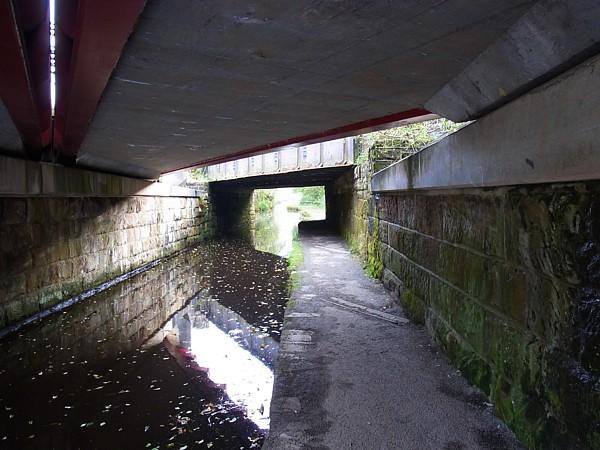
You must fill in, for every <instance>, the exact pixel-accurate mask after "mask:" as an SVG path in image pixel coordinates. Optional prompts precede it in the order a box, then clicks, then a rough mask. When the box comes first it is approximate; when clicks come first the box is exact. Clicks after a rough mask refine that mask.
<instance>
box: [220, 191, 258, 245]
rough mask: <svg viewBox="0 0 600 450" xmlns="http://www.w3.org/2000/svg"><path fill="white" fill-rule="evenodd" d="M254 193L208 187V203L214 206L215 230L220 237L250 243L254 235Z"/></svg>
mask: <svg viewBox="0 0 600 450" xmlns="http://www.w3.org/2000/svg"><path fill="white" fill-rule="evenodd" d="M253 194H254V191H253V190H252V189H243V190H235V189H232V190H229V189H221V188H219V186H218V185H217V183H212V184H211V187H210V202H211V205H214V216H215V223H216V230H217V232H218V235H219V236H220V237H228V238H237V239H242V240H244V241H246V242H252V239H253V235H254V220H255V212H254V195H253Z"/></svg>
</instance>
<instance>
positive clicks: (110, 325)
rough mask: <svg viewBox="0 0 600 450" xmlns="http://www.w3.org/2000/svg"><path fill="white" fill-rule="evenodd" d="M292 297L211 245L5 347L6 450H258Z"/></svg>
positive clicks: (240, 252) (282, 284) (273, 260)
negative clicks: (288, 301)
mask: <svg viewBox="0 0 600 450" xmlns="http://www.w3.org/2000/svg"><path fill="white" fill-rule="evenodd" d="M286 295H287V271H286V270H285V260H283V259H282V258H279V257H277V256H274V255H268V254H265V253H261V252H257V251H255V250H254V249H252V248H249V247H247V246H243V244H242V243H238V242H236V243H231V242H215V243H210V244H205V245H202V246H200V247H198V248H196V249H195V250H194V251H191V252H187V253H185V254H182V255H181V256H179V257H177V258H173V259H171V260H168V261H166V262H164V263H162V264H160V265H159V266H157V267H155V268H153V269H151V270H149V271H147V272H145V273H143V274H140V275H138V276H136V277H133V278H131V279H130V280H128V281H126V282H123V283H121V284H119V285H117V286H115V287H113V288H112V289H111V290H110V291H106V292H103V293H101V294H99V295H97V296H95V297H93V298H91V299H89V300H87V301H84V302H82V303H80V304H77V305H75V306H74V307H72V308H70V309H69V310H67V311H65V312H63V313H62V314H59V315H56V316H53V317H50V318H48V319H46V320H44V321H43V322H42V323H41V324H39V325H37V326H35V327H33V328H30V329H29V330H26V331H24V332H22V333H20V334H19V335H18V336H11V337H9V338H7V339H4V340H2V341H0V367H1V369H0V386H1V387H0V448H10V449H15V448H26V449H28V448H86V449H91V448H167V447H169V448H171V447H172V448H181V447H184V446H186V445H187V446H189V447H188V448H191V447H192V446H199V447H203V446H207V447H208V446H209V444H210V447H211V448H213V449H231V448H236V449H237V448H257V447H259V446H260V445H261V443H262V440H263V438H264V433H265V432H264V429H266V428H268V417H269V411H268V405H269V402H270V400H269V399H270V394H271V388H270V387H269V386H271V385H272V373H271V371H270V368H272V366H273V361H274V360H275V358H276V354H277V345H278V344H277V342H278V339H279V334H280V331H281V322H282V320H283V308H284V304H285V301H286ZM188 302H189V304H188ZM186 304H187V306H185V305H186ZM182 308H183V309H182ZM178 310H179V312H177V311H178ZM176 312H177V313H176ZM175 313H176V314H175ZM174 314H175V315H174ZM232 375H236V376H232Z"/></svg>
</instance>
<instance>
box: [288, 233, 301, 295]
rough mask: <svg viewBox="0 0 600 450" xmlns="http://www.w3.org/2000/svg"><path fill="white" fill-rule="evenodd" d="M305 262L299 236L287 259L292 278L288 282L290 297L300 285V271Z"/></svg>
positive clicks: (295, 239)
mask: <svg viewBox="0 0 600 450" xmlns="http://www.w3.org/2000/svg"><path fill="white" fill-rule="evenodd" d="M303 261H304V253H303V252H302V246H301V245H300V241H299V239H298V236H297V235H296V236H294V241H293V242H292V250H291V251H290V254H289V255H288V257H287V264H288V272H289V274H290V278H289V281H288V295H291V293H292V292H293V291H294V290H296V289H297V288H298V286H299V284H300V274H299V273H298V270H299V269H300V266H301V265H302V262H303ZM291 301H292V300H290V301H289V302H288V306H290V302H291Z"/></svg>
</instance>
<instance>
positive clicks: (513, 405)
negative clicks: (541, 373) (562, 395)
mask: <svg viewBox="0 0 600 450" xmlns="http://www.w3.org/2000/svg"><path fill="white" fill-rule="evenodd" d="M491 397H492V400H493V402H494V404H495V410H496V414H498V416H499V417H500V418H501V419H503V420H504V421H505V422H506V424H507V425H508V426H509V427H510V428H511V429H512V430H513V431H514V432H515V434H516V435H517V436H518V437H519V439H520V440H521V441H522V442H523V443H524V444H525V446H526V447H527V448H531V449H540V450H541V449H543V448H548V447H547V446H546V445H545V444H543V443H542V442H543V440H544V435H545V434H546V433H545V431H546V417H545V415H544V414H543V407H542V405H541V404H540V403H539V402H538V401H537V399H535V398H533V397H532V396H531V395H528V394H527V393H526V392H525V391H524V390H523V389H522V387H521V386H520V384H518V383H511V382H509V381H507V380H505V379H504V378H502V377H496V379H495V380H494V382H493V386H492V392H491Z"/></svg>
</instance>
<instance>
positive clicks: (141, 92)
mask: <svg viewBox="0 0 600 450" xmlns="http://www.w3.org/2000/svg"><path fill="white" fill-rule="evenodd" d="M567 3H568V4H567ZM7 4H8V5H9V6H10V5H12V7H6V11H5V12H6V14H4V18H5V19H6V24H5V25H6V26H5V27H3V31H2V32H3V33H4V36H3V47H2V50H3V52H4V54H3V57H4V58H5V60H6V61H9V60H10V61H14V64H13V63H11V71H8V72H6V73H4V74H3V75H2V78H0V94H1V95H0V96H1V98H2V103H3V107H0V152H2V153H5V154H13V155H14V154H17V155H20V156H21V157H26V158H33V159H35V158H40V157H44V158H46V159H48V158H49V157H50V156H48V155H51V157H52V159H53V160H55V161H60V162H63V163H65V164H70V165H80V166H85V167H88V168H91V169H96V170H102V171H106V172H113V173H120V174H125V175H130V176H136V177H142V178H156V177H158V175H159V174H161V173H165V172H169V171H173V170H176V169H180V168H184V167H189V166H193V165H198V164H209V163H215V162H222V161H225V160H230V159H232V158H237V157H241V156H248V155H252V154H258V153H261V152H266V151H269V150H272V149H274V148H280V147H285V146H295V145H306V144H309V143H314V142H320V141H324V140H328V139H333V138H339V137H342V136H348V135H353V134H357V133H359V132H364V131H368V130H373V129H377V128H381V127H389V126H392V125H394V124H397V123H399V122H402V121H406V120H412V119H413V118H415V117H419V116H423V115H425V114H427V113H428V112H432V113H435V114H439V115H442V116H445V117H450V118H452V119H453V120H455V121H456V120H466V119H470V118H474V117H479V116H481V115H482V114H485V113H486V112H488V111H490V110H492V109H494V108H497V107H498V106H500V105H501V104H503V103H506V102H507V101H510V100H511V99H513V98H515V97H516V96H518V95H520V94H522V93H523V92H525V91H526V90H528V89H530V88H531V87H534V86H535V85H537V84H539V83H540V82H542V81H544V80H545V79H547V78H548V77H549V76H550V75H554V74H556V73H557V72H560V71H564V70H566V69H568V68H569V67H570V66H572V65H574V64H576V63H577V62H580V61H581V60H582V59H584V58H586V57H589V56H590V55H591V54H593V52H594V51H597V46H598V36H597V34H598V32H597V27H596V26H595V25H596V24H597V19H598V15H599V12H598V6H597V5H596V4H594V2H593V1H590V0H578V1H577V2H561V1H558V2H556V1H538V2H535V1H533V0H509V1H504V2H497V1H492V0H482V1H478V2H463V1H458V0H452V1H444V2H439V1H437V0H428V1H425V2H423V1H419V2H417V1H411V0H405V1H398V2H387V1H384V0H377V1H372V2H363V1H358V0H355V1H351V2H342V3H336V2H314V1H311V0H303V1H299V2H293V4H292V3H289V2H288V3H286V4H285V5H278V4H275V3H272V2H270V3H264V2H259V1H251V2H238V1H234V2H216V3H214V2H213V3H205V2H197V1H192V0H185V1H183V2H181V3H180V4H178V7H177V8H173V6H172V4H171V3H170V2H167V1H166V0H152V1H148V2H144V1H142V0H119V1H118V2H117V1H116V0H110V1H109V0H107V1H105V2H92V1H90V0H75V1H66V0H57V7H56V24H57V25H56V28H57V31H56V43H57V47H56V76H57V91H56V117H55V120H54V121H53V122H52V124H51V122H50V108H49V105H48V97H49V95H48V92H47V91H48V89H47V88H48V78H49V70H50V69H49V67H46V66H47V64H45V65H44V64H43V62H44V61H47V60H48V59H49V48H48V39H47V34H46V33H45V31H44V30H46V31H47V28H45V27H46V26H47V22H46V20H45V18H47V16H48V14H47V8H46V6H45V5H46V3H45V2H37V3H35V2H16V1H14V0H13V1H12V2H8V3H7ZM115 11H119V13H118V14H115ZM21 49H23V51H21ZM549 49H550V50H549ZM40 61H41V62H42V63H40ZM15 79H19V80H26V82H21V83H20V84H18V83H15ZM4 109H6V110H7V112H8V113H7V114H4V113H3V111H4ZM9 117H10V119H9ZM11 122H13V123H14V125H13V123H11ZM19 137H20V139H19ZM48 150H51V151H50V152H48ZM44 155H46V156H44Z"/></svg>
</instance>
